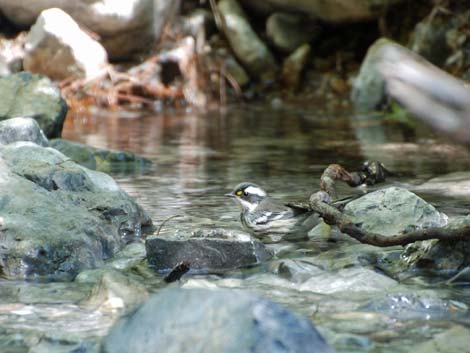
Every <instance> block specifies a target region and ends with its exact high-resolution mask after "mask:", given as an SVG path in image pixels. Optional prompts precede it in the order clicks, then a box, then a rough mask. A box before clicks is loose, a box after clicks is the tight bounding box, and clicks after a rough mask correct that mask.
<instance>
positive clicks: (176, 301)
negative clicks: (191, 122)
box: [101, 288, 334, 353]
mask: <svg viewBox="0 0 470 353" xmlns="http://www.w3.org/2000/svg"><path fill="white" fill-rule="evenodd" d="M133 352H139V353H159V352H165V353H193V352H194V353H196V352H204V353H230V352H237V353H268V352H269V353H285V352H305V353H330V352H334V350H333V349H332V348H331V347H330V346H328V344H327V343H326V342H325V340H324V339H323V338H322V337H321V335H320V334H319V333H318V331H317V330H316V329H315V327H314V325H313V324H312V322H311V320H310V319H308V318H306V317H302V316H298V315H296V314H293V313H292V312H290V311H289V310H287V309H285V308H284V307H282V306H281V305H279V304H275V303H273V302H270V301H268V300H265V299H262V298H260V297H258V296H256V295H253V294H250V293H248V292H245V291H238V290H207V289H181V288H172V289H166V290H164V291H162V292H160V293H159V294H157V295H154V296H153V297H151V298H150V299H149V300H148V301H147V302H145V303H144V304H143V305H141V306H140V307H139V308H138V309H137V310H136V311H135V312H134V313H133V314H131V315H129V316H127V317H124V318H122V319H121V320H120V321H118V322H117V323H116V324H115V325H114V327H113V328H112V329H111V331H110V332H109V334H108V336H107V337H106V338H105V339H104V340H103V342H102V345H101V353H133Z"/></svg>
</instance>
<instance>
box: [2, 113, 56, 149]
mask: <svg viewBox="0 0 470 353" xmlns="http://www.w3.org/2000/svg"><path fill="white" fill-rule="evenodd" d="M17 141H30V142H34V143H36V144H38V145H41V146H49V141H47V138H46V136H44V133H43V132H42V130H41V128H40V127H39V125H38V123H37V122H36V120H34V119H32V118H12V119H7V120H3V121H0V145H8V144H9V143H13V142H17Z"/></svg>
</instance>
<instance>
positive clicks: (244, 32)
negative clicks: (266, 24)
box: [217, 0, 277, 80]
mask: <svg viewBox="0 0 470 353" xmlns="http://www.w3.org/2000/svg"><path fill="white" fill-rule="evenodd" d="M217 6H218V8H219V11H220V14H221V15H222V18H223V21H224V26H223V30H224V32H225V36H226V37H227V39H228V41H229V43H230V46H231V47H232V50H233V52H234V53H235V56H236V57H237V59H238V60H239V61H240V63H241V64H242V65H243V66H244V67H245V68H246V69H247V71H248V72H249V73H250V75H252V76H253V77H255V78H258V79H261V80H272V79H274V78H275V76H276V71H277V64H276V61H275V59H274V57H273V55H272V53H271V52H270V51H269V49H268V47H267V46H266V44H265V43H263V41H261V39H260V38H259V37H258V35H257V34H256V32H255V31H254V30H253V28H252V27H251V25H250V22H249V20H248V19H247V17H246V14H245V12H244V11H243V9H242V8H241V7H240V5H239V4H238V2H237V1H236V0H221V1H220V2H219V3H218V5H217Z"/></svg>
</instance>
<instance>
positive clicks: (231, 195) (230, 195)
mask: <svg viewBox="0 0 470 353" xmlns="http://www.w3.org/2000/svg"><path fill="white" fill-rule="evenodd" d="M224 196H227V197H231V198H234V197H235V195H234V194H224Z"/></svg>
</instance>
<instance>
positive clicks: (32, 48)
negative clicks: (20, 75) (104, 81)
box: [23, 8, 107, 80]
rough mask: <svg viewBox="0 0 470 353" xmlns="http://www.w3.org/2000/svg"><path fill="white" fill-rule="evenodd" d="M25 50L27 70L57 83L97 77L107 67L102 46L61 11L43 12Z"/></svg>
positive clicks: (56, 9)
mask: <svg viewBox="0 0 470 353" xmlns="http://www.w3.org/2000/svg"><path fill="white" fill-rule="evenodd" d="M25 50H26V55H25V58H24V62H23V66H24V68H25V70H27V71H31V72H36V73H40V74H43V75H46V76H48V77H50V78H52V79H55V80H62V79H65V78H68V77H71V76H72V77H87V78H91V77H95V76H96V75H97V74H99V73H100V72H101V71H102V70H103V69H104V67H105V66H106V64H107V54H106V51H105V49H104V48H103V47H102V46H101V44H100V43H98V42H97V41H95V40H94V39H92V38H91V37H90V36H89V35H88V34H86V33H85V32H83V31H82V30H81V29H80V27H79V26H78V24H77V23H76V22H75V21H74V20H73V19H72V17H70V16H69V15H68V14H66V13H65V12H64V11H62V10H60V9H58V8H53V9H48V10H45V11H43V12H42V13H41V15H40V16H39V17H38V20H37V21H36V23H35V24H34V26H33V27H32V28H31V30H30V32H29V33H28V35H27V37H26V43H25Z"/></svg>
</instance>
